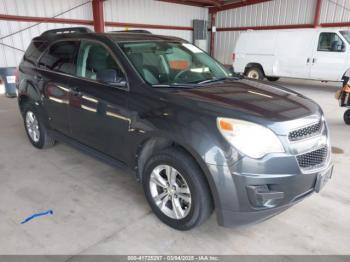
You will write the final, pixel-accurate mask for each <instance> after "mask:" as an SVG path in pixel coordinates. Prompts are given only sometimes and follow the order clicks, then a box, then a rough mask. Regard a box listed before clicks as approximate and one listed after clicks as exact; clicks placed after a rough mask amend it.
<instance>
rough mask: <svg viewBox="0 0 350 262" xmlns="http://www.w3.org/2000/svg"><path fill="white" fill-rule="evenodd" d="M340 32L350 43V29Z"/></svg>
mask: <svg viewBox="0 0 350 262" xmlns="http://www.w3.org/2000/svg"><path fill="white" fill-rule="evenodd" d="M340 33H341V35H342V36H343V37H344V38H345V40H346V41H347V42H348V44H350V31H340Z"/></svg>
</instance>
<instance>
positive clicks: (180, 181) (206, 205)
mask: <svg viewBox="0 0 350 262" xmlns="http://www.w3.org/2000/svg"><path fill="white" fill-rule="evenodd" d="M144 170H145V171H144V174H143V179H142V181H143V188H144V191H145V195H146V198H147V201H148V203H149V204H150V206H151V208H152V210H153V212H154V213H155V215H156V216H157V217H158V218H159V219H160V220H161V221H162V222H163V223H165V224H167V225H168V226H170V227H172V228H174V229H177V230H189V229H192V228H194V227H196V226H198V225H200V224H202V223H203V222H204V221H206V220H207V218H208V217H209V216H210V214H211V213H212V211H213V204H212V199H211V195H210V190H209V187H208V184H207V181H206V180H205V178H204V175H203V172H202V171H201V170H200V169H199V167H198V166H197V164H196V163H195V162H194V161H193V159H192V158H191V157H190V156H188V155H187V154H186V153H185V152H182V151H180V150H177V149H174V148H170V149H166V150H164V151H161V152H159V153H157V154H155V155H153V156H152V157H151V158H150V159H149V160H148V161H147V163H146V166H145V169H144Z"/></svg>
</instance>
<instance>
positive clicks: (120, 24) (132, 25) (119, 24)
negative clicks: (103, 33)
mask: <svg viewBox="0 0 350 262" xmlns="http://www.w3.org/2000/svg"><path fill="white" fill-rule="evenodd" d="M105 24H106V26H113V27H130V28H148V29H168V30H184V31H193V27H190V26H173V25H155V24H137V23H124V22H106V23H105Z"/></svg>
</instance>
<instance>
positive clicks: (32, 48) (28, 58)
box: [23, 41, 46, 65]
mask: <svg viewBox="0 0 350 262" xmlns="http://www.w3.org/2000/svg"><path fill="white" fill-rule="evenodd" d="M45 47H46V45H45V44H44V42H42V41H32V42H31V43H30V45H29V46H28V48H27V51H26V52H25V53H24V56H23V60H24V61H25V62H27V63H30V64H32V65H35V64H36V61H37V59H38V58H39V56H40V54H41V53H42V52H43V51H44V49H45Z"/></svg>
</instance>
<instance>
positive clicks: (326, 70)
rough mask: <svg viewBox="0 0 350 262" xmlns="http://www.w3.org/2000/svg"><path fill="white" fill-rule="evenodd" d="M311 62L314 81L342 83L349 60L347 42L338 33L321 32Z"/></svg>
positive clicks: (311, 74) (311, 75)
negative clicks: (346, 63)
mask: <svg viewBox="0 0 350 262" xmlns="http://www.w3.org/2000/svg"><path fill="white" fill-rule="evenodd" d="M316 43H317V44H316V45H315V46H314V55H313V58H312V61H311V73H310V77H311V78H312V79H318V80H329V81H340V80H341V77H342V75H343V74H344V64H345V61H346V58H347V52H346V49H347V48H348V47H347V46H346V44H345V41H344V40H343V39H342V38H341V37H340V35H339V34H338V33H336V32H320V33H319V34H318V41H317V42H316Z"/></svg>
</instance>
